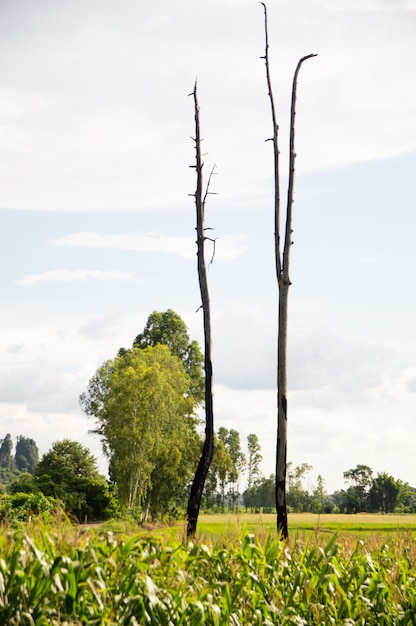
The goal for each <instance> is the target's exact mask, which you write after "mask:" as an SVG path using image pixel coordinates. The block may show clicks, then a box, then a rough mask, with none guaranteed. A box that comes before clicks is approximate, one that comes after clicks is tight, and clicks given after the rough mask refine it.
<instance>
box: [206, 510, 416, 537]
mask: <svg viewBox="0 0 416 626" xmlns="http://www.w3.org/2000/svg"><path fill="white" fill-rule="evenodd" d="M288 523H289V534H291V533H295V534H298V533H299V532H301V531H309V532H310V531H313V532H314V533H319V532H322V533H325V532H328V531H336V532H350V533H370V532H373V533H384V532H395V531H397V530H401V531H407V530H410V531H412V532H416V515H394V514H389V515H381V514H380V515H375V514H370V513H358V514H356V515H343V514H325V515H316V514H312V513H292V514H289V516H288ZM198 530H199V532H200V534H201V535H205V534H208V535H209V534H212V535H214V536H215V535H218V534H229V533H235V532H240V531H241V530H247V531H250V532H262V533H264V532H275V530H276V515H274V514H262V515H258V514H252V513H241V514H239V515H200V517H199V524H198Z"/></svg>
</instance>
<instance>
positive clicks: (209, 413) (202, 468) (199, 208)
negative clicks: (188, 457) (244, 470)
mask: <svg viewBox="0 0 416 626" xmlns="http://www.w3.org/2000/svg"><path fill="white" fill-rule="evenodd" d="M192 95H193V98H194V106H195V139H194V141H195V153H196V165H195V166H191V167H195V169H196V176H197V185H196V191H195V194H193V195H194V196H195V207H196V232H197V260H198V280H199V287H200V291H201V300H202V310H203V316H204V365H205V441H204V446H203V449H202V454H201V457H200V460H199V463H198V467H197V470H196V472H195V477H194V480H193V482H192V487H191V491H190V494H189V500H188V508H187V527H186V535H187V537H190V536H191V535H193V534H195V532H196V528H197V522H198V515H199V509H200V506H201V499H202V493H203V490H204V486H205V481H206V478H207V474H208V470H209V468H210V465H211V461H212V457H213V455H214V411H213V391H212V386H213V383H212V359H211V312H210V301H209V292H208V280H207V271H206V264H205V240H206V239H207V237H206V235H205V226H204V213H205V201H206V198H207V194H208V190H209V183H210V178H211V177H210V178H209V180H208V185H207V188H206V191H205V194H204V193H203V179H202V168H203V166H204V164H203V161H202V156H201V135H200V124H199V106H198V96H197V84H196V83H195V86H194V90H193V92H192Z"/></svg>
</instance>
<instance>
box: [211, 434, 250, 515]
mask: <svg viewBox="0 0 416 626" xmlns="http://www.w3.org/2000/svg"><path fill="white" fill-rule="evenodd" d="M218 439H219V441H222V443H223V444H224V446H225V447H226V449H227V450H228V453H229V455H230V458H231V469H230V470H229V472H228V474H227V482H228V485H229V495H230V500H231V503H232V504H233V507H236V508H237V510H238V499H239V493H238V480H239V477H240V475H241V472H242V470H243V468H244V466H245V462H246V459H245V456H244V454H243V452H242V450H241V442H240V434H239V433H238V432H237V431H236V430H235V429H234V428H231V430H227V429H226V428H224V426H221V427H220V428H219V429H218Z"/></svg>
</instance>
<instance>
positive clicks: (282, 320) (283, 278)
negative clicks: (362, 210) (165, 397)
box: [261, 2, 316, 539]
mask: <svg viewBox="0 0 416 626" xmlns="http://www.w3.org/2000/svg"><path fill="white" fill-rule="evenodd" d="M261 4H262V5H263V8H264V30H265V55H264V57H262V58H263V59H264V60H265V65H266V78H267V87H268V92H269V99H270V106H271V114H272V122H273V137H272V138H271V139H270V140H268V141H272V142H273V156H274V228H275V230H274V241H275V264H276V277H277V284H278V290H279V317H278V337H277V445H276V513H277V530H278V532H279V533H280V536H281V537H282V539H286V538H287V537H288V524H287V509H286V463H287V327H288V299H289V287H290V284H291V282H290V278H289V261H290V248H291V245H292V243H293V241H292V232H293V230H292V207H293V194H294V182H295V158H296V153H295V117H296V89H297V81H298V74H299V70H300V68H301V66H302V63H303V62H304V61H306V59H310V58H311V57H314V56H316V54H308V55H307V56H305V57H303V58H301V59H300V61H299V62H298V64H297V67H296V70H295V74H294V77H293V84H292V103H291V112H290V140H289V149H290V152H289V183H288V190H287V205H286V225H285V232H284V244H283V255H282V253H281V241H280V233H281V228H280V172H279V126H278V123H277V114H276V108H275V103H274V97H273V91H272V84H271V78H270V63H269V41H268V26H267V8H266V5H265V4H264V3H263V2H262V3H261Z"/></svg>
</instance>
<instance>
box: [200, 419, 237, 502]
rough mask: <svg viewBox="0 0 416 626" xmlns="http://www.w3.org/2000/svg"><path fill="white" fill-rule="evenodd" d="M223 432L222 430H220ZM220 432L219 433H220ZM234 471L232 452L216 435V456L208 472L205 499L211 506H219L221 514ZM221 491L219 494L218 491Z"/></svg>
mask: <svg viewBox="0 0 416 626" xmlns="http://www.w3.org/2000/svg"><path fill="white" fill-rule="evenodd" d="M220 431H221V429H220ZM220 431H219V432H220ZM232 471H233V460H232V458H231V455H230V450H229V448H228V447H227V445H226V443H224V441H223V440H222V439H220V438H219V436H218V435H217V434H216V433H215V434H214V455H213V457H212V462H211V466H210V468H209V471H208V476H207V480H206V483H205V491H204V493H205V499H206V500H207V501H208V504H209V505H215V504H218V505H219V506H220V508H221V512H222V513H224V511H225V490H226V486H227V482H228V477H229V475H230V473H231V472H232ZM218 489H219V492H218V491H217V490H218ZM216 492H218V495H219V497H218V501H216V498H215V493H216Z"/></svg>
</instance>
